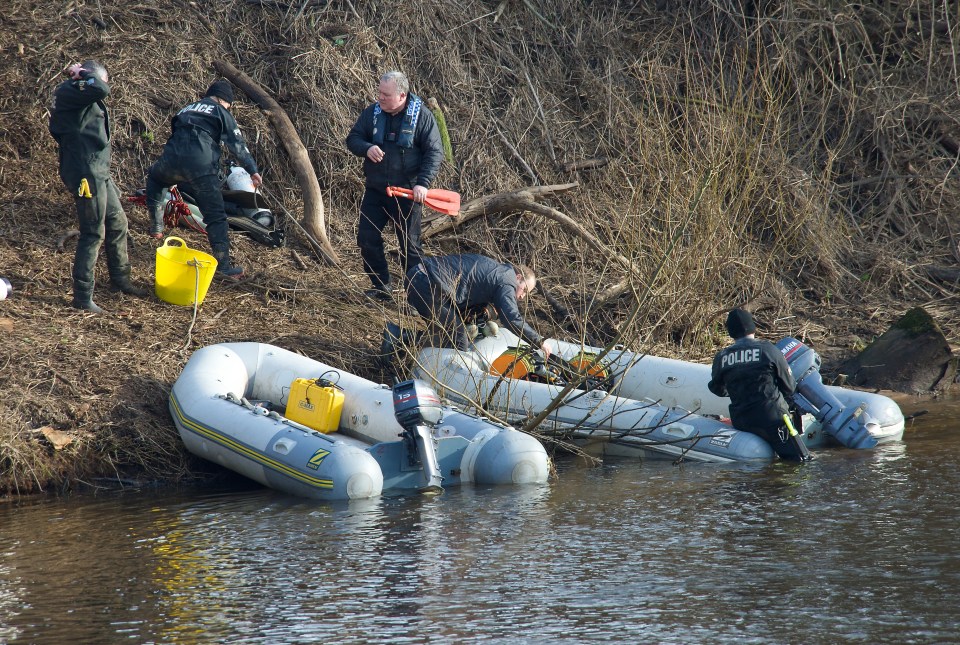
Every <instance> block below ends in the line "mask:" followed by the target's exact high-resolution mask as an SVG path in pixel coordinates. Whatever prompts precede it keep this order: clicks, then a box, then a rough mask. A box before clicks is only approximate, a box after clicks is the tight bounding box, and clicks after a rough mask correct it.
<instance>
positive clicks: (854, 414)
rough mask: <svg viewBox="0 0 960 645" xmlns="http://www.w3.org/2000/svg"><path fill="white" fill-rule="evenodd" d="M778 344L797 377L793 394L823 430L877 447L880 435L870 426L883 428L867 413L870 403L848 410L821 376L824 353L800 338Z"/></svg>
mask: <svg viewBox="0 0 960 645" xmlns="http://www.w3.org/2000/svg"><path fill="white" fill-rule="evenodd" d="M777 348H778V349H779V350H780V351H781V352H782V353H783V357H784V358H785V359H787V365H789V366H790V371H791V372H792V373H793V377H794V378H795V379H796V381H797V391H796V392H795V393H794V395H793V396H792V397H791V399H792V401H793V404H794V405H796V406H797V407H798V408H799V409H800V411H801V412H806V413H808V414H812V415H813V416H814V417H816V419H817V421H819V422H820V426H821V427H822V428H823V431H824V432H826V433H827V434H828V435H830V436H831V437H833V438H834V439H836V440H837V441H839V442H840V443H842V444H843V445H844V446H846V447H847V448H858V449H864V448H873V447H874V446H876V445H877V439H876V438H875V437H874V436H873V434H871V432H870V429H871V427H873V428H877V429H878V428H879V426H878V424H877V422H876V421H874V420H873V418H872V417H871V416H870V415H869V414H866V411H865V408H866V404H863V405H860V406H859V407H857V408H856V409H854V410H847V409H845V408H844V407H843V404H842V403H840V401H839V400H838V399H837V397H835V396H834V395H833V394H831V393H830V390H828V389H827V386H826V385H824V384H823V380H822V379H821V378H820V356H819V355H818V354H817V353H816V352H815V351H813V350H812V349H810V348H809V347H807V346H806V345H804V344H803V343H801V342H800V341H799V340H797V339H796V338H790V337H789V336H788V337H787V338H784V339H783V340H781V341H780V342H778V343H777Z"/></svg>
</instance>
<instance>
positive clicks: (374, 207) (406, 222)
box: [357, 188, 423, 287]
mask: <svg viewBox="0 0 960 645" xmlns="http://www.w3.org/2000/svg"><path fill="white" fill-rule="evenodd" d="M422 211H423V205H422V204H416V203H414V202H413V200H411V199H406V198H404V197H387V194H386V193H383V192H380V191H379V190H374V189H372V188H367V189H366V191H365V192H364V193H363V201H362V202H361V203H360V223H359V225H358V226H357V246H359V247H360V257H361V258H363V270H364V271H366V273H367V275H368V276H370V282H372V283H373V286H374V287H380V286H385V285H389V284H390V283H391V282H392V281H391V279H390V267H389V266H388V265H387V257H386V254H385V253H384V250H383V229H384V228H385V227H386V226H387V223H388V222H393V226H394V228H395V229H396V231H397V242H399V244H400V266H401V269H402V273H403V274H406V273H407V271H408V270H409V269H410V268H412V267H415V266H417V265H418V264H420V258H421V257H423V248H422V246H421V244H420V218H421V214H422Z"/></svg>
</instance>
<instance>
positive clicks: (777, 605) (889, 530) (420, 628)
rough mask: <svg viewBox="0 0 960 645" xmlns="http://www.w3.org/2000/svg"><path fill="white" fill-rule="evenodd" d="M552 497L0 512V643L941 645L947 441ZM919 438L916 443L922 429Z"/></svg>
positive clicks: (147, 499)
mask: <svg viewBox="0 0 960 645" xmlns="http://www.w3.org/2000/svg"><path fill="white" fill-rule="evenodd" d="M946 418H947V421H945V422H944V423H943V424H942V425H940V426H937V425H936V424H935V423H932V421H935V418H934V417H933V416H932V415H929V416H928V417H921V418H919V419H918V420H917V421H916V422H915V423H914V425H912V426H911V427H909V428H908V433H907V439H906V441H905V442H904V443H902V444H896V445H891V446H886V447H883V448H881V449H879V450H875V451H869V452H854V451H848V450H836V451H826V452H820V453H818V456H817V459H815V460H814V461H813V462H812V463H810V464H803V465H797V464H787V463H773V464H761V465H750V466H742V465H734V466H716V465H709V464H686V465H684V466H682V467H675V466H672V465H671V464H670V463H669V462H656V461H649V462H644V463H636V462H628V461H624V462H619V463H610V464H608V465H607V466H605V467H603V468H598V469H583V468H578V467H577V466H576V465H575V464H573V463H561V464H560V471H561V473H560V475H561V476H560V477H559V479H557V480H556V481H553V482H551V483H550V484H549V485H547V486H539V487H536V486H534V487H522V488H471V487H463V488H459V489H454V490H449V491H447V492H446V493H444V494H443V495H442V496H440V497H436V498H420V497H383V498H380V499H376V500H364V501H353V502H342V503H327V504H323V503H316V502H312V501H303V500H298V499H295V498H289V497H285V496H282V495H279V494H274V493H272V492H270V491H266V490H263V489H259V488H256V489H252V490H243V491H236V490H232V491H190V492H188V493H185V494H177V495H169V494H167V495H147V494H124V495H118V496H108V497H104V498H74V499H69V500H35V501H30V502H26V503H23V504H20V505H9V504H8V505H5V506H0V541H2V542H0V543H2V544H3V550H2V551H0V642H28V643H44V642H50V643H59V642H68V641H69V642H91V643H92V642H116V641H118V640H129V641H131V642H164V643H199V642H204V643H206V642H218V641H222V642H248V643H271V644H273V643H307V642H338V643H340V642H354V643H362V642H382V641H390V642H406V641H413V642H426V641H429V642H451V643H456V642H464V641H472V640H481V639H482V640H487V641H492V642H511V643H512V642H518V641H519V642H560V643H565V642H569V643H579V642H584V641H598V640H616V641H634V642H658V643H689V642H720V643H727V642H735V643H738V645H739V644H741V643H770V642H804V643H832V642H837V641H841V640H858V641H864V642H882V641H897V642H907V641H913V642H949V641H955V640H957V639H960V630H958V628H957V627H956V625H955V624H954V619H953V614H954V613H955V611H954V608H955V606H956V604H957V603H958V602H960V556H958V554H957V550H956V548H955V540H954V539H953V532H954V530H955V527H956V525H957V522H958V519H960V512H958V511H957V509H956V505H955V503H954V502H953V498H954V497H955V496H956V495H957V494H958V493H960V473H958V472H957V469H956V466H955V464H956V463H957V458H958V457H960V437H958V435H960V433H958V429H960V428H958V426H957V423H956V417H955V416H952V415H949V416H948V417H946ZM921 421H922V423H921Z"/></svg>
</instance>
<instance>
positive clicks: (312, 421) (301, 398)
mask: <svg viewBox="0 0 960 645" xmlns="http://www.w3.org/2000/svg"><path fill="white" fill-rule="evenodd" d="M342 412H343V390H341V389H340V388H338V387H336V386H335V385H333V384H332V383H330V382H329V381H325V380H323V379H312V378H298V379H294V381H293V383H291V384H290V396H289V397H287V409H286V412H284V416H285V417H287V418H288V419H290V420H291V421H296V422H297V423H302V424H303V425H305V426H307V427H308V428H313V429H314V430H318V431H320V432H336V431H337V428H338V427H340V414H341V413H342Z"/></svg>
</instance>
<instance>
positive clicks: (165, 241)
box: [160, 235, 190, 249]
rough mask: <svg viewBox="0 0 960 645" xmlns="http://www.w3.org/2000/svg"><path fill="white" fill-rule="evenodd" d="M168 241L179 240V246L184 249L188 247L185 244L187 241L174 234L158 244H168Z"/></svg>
mask: <svg viewBox="0 0 960 645" xmlns="http://www.w3.org/2000/svg"><path fill="white" fill-rule="evenodd" d="M170 242H180V246H182V247H183V248H185V249H189V248H190V247H189V246H187V243H186V242H185V241H184V240H183V238H182V237H177V236H176V235H171V236H170V237H168V238H166V239H165V240H163V244H161V245H160V246H170Z"/></svg>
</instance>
